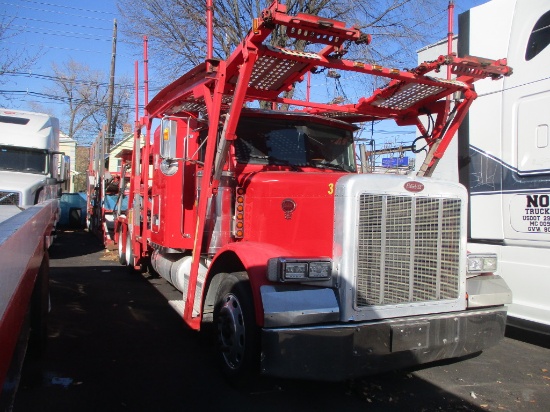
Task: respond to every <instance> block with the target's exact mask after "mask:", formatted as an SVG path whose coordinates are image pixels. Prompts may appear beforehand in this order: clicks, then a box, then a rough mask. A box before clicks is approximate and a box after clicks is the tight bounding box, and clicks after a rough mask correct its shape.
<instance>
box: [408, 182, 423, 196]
mask: <svg viewBox="0 0 550 412" xmlns="http://www.w3.org/2000/svg"><path fill="white" fill-rule="evenodd" d="M403 187H404V188H405V190H407V191H408V192H413V193H418V192H422V191H423V190H424V185H423V184H422V183H420V182H415V181H411V182H407V183H405V184H404V185H403Z"/></svg>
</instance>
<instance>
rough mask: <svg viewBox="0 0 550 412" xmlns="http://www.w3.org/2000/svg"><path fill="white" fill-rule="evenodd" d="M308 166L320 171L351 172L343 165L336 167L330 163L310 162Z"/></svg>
mask: <svg viewBox="0 0 550 412" xmlns="http://www.w3.org/2000/svg"><path fill="white" fill-rule="evenodd" d="M308 166H311V167H318V168H320V169H331V170H340V171H342V172H349V170H347V169H346V168H345V167H344V166H343V165H340V164H338V165H335V164H333V163H328V162H325V161H320V162H314V163H311V162H308Z"/></svg>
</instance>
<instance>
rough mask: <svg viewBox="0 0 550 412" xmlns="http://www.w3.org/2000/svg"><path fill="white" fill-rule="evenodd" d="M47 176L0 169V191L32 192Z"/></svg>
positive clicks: (41, 184) (42, 183)
mask: <svg viewBox="0 0 550 412" xmlns="http://www.w3.org/2000/svg"><path fill="white" fill-rule="evenodd" d="M46 179H47V176H45V175H38V174H33V173H21V172H10V171H8V170H0V191H2V192H20V193H22V192H29V191H30V192H34V191H36V189H38V188H39V187H40V186H43V185H44V183H45V182H46Z"/></svg>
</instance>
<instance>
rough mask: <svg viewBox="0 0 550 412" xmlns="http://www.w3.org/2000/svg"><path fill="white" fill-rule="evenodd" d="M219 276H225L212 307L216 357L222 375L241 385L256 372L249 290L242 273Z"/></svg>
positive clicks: (255, 332)
mask: <svg viewBox="0 0 550 412" xmlns="http://www.w3.org/2000/svg"><path fill="white" fill-rule="evenodd" d="M221 276H225V277H224V279H223V280H222V281H221V283H220V285H219V287H218V292H217V294H216V305H215V307H214V324H215V326H216V337H217V341H218V342H217V343H218V345H217V357H218V360H219V363H220V366H221V369H222V372H223V373H224V375H225V376H226V377H227V378H229V379H230V381H231V382H233V383H236V384H243V383H246V382H248V381H249V380H250V379H252V378H254V377H255V376H256V375H257V374H258V372H259V360H260V336H259V328H258V326H257V325H256V322H255V317H254V304H253V301H252V290H251V288H250V282H249V280H248V276H247V275H246V272H237V273H231V274H228V275H221Z"/></svg>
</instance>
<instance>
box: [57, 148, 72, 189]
mask: <svg viewBox="0 0 550 412" xmlns="http://www.w3.org/2000/svg"><path fill="white" fill-rule="evenodd" d="M59 160H60V161H59V176H58V177H57V181H58V182H59V183H64V182H67V181H69V179H70V174H71V158H70V157H69V156H65V155H64V154H63V155H61V156H60V159H59Z"/></svg>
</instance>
